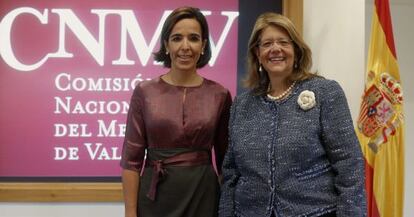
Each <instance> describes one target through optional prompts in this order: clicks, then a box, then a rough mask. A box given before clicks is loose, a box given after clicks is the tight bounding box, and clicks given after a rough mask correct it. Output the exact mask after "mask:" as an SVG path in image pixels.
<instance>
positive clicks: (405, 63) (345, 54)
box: [0, 0, 414, 217]
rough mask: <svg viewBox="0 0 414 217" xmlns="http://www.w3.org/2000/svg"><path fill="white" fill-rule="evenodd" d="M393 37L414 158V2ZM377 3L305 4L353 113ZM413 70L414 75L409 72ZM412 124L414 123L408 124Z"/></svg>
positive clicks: (307, 32)
mask: <svg viewBox="0 0 414 217" xmlns="http://www.w3.org/2000/svg"><path fill="white" fill-rule="evenodd" d="M390 2H391V13H392V19H393V25H394V26H393V27H394V37H395V41H396V49H397V56H398V62H399V66H400V73H401V77H402V82H403V88H404V91H405V111H406V112H405V115H406V120H407V122H406V132H407V136H406V156H412V155H414V147H413V143H414V135H413V133H411V134H409V132H414V123H413V121H412V120H413V118H414V117H413V114H412V113H410V112H412V111H414V88H413V85H412V84H413V81H414V72H412V69H414V61H413V60H412V57H413V51H414V42H413V39H414V29H413V27H412V26H413V25H412V24H411V25H410V22H412V20H414V13H413V12H414V3H413V2H412V0H405V1H403V0H390ZM371 15H372V0H366V1H361V0H347V1H343V0H304V37H305V40H306V41H307V42H308V43H309V45H310V46H311V49H312V51H313V56H314V69H316V70H318V71H319V73H320V74H321V75H323V76H325V77H327V78H330V79H335V80H337V81H338V82H339V83H340V84H341V85H342V87H343V88H344V90H345V93H346V95H347V98H348V102H349V105H350V108H351V113H352V116H353V118H354V119H355V118H356V117H357V116H358V113H359V103H360V97H361V95H362V90H363V81H364V72H365V67H366V66H365V59H366V54H367V51H366V48H367V43H368V39H369V32H370V23H371ZM410 69H411V70H410ZM408 120H411V121H408ZM413 164H414V158H409V157H406V181H405V183H406V197H405V215H404V216H406V217H410V216H414V207H413V206H410V204H412V203H413V201H414V187H413V186H412V185H410V184H409V183H414V174H413V173H412V172H413V169H412V166H411V165H413ZM122 213H123V206H122V204H121V203H0V216H2V217H26V216H27V217H74V216H76V217H94V216H100V217H117V216H122Z"/></svg>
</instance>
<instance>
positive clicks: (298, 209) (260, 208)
mask: <svg viewBox="0 0 414 217" xmlns="http://www.w3.org/2000/svg"><path fill="white" fill-rule="evenodd" d="M304 90H309V91H312V92H314V94H315V97H316V104H315V106H314V107H312V108H311V109H309V110H304V109H302V108H301V107H300V106H299V104H298V102H297V101H298V97H299V95H300V93H301V92H303V91H304ZM229 130H230V132H229V133H230V146H229V150H228V152H227V154H226V157H225V160H224V163H223V185H222V192H221V199H220V208H219V216H220V217H235V216H237V217H262V216H263V217H264V216H267V217H268V216H271V213H272V212H274V213H275V214H276V216H277V217H296V216H301V217H305V216H306V217H313V216H320V215H323V214H326V213H330V212H336V215H337V217H363V216H366V196H365V190H364V160H363V156H362V152H361V149H360V146H359V143H358V139H357V137H356V135H355V131H354V128H353V124H352V119H351V115H350V112H349V108H348V104H347V101H346V97H345V94H344V92H343V90H342V88H341V87H340V86H339V84H338V83H337V82H335V81H332V80H327V79H324V78H312V79H308V80H305V81H302V82H299V83H297V84H296V86H295V88H294V90H293V93H292V94H291V95H289V96H288V97H287V98H286V99H284V100H282V101H279V102H274V101H269V100H268V99H267V98H266V97H263V96H254V95H253V94H252V93H251V92H245V93H243V94H241V95H240V96H238V97H236V99H235V102H234V103H233V106H232V109H231V116H230V125H229Z"/></svg>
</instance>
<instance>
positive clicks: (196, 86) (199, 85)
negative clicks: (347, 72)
mask: <svg viewBox="0 0 414 217" xmlns="http://www.w3.org/2000/svg"><path fill="white" fill-rule="evenodd" d="M164 75H165V74H163V75H160V76H159V77H158V79H159V80H160V82H161V83H164V84H166V85H168V86H171V87H179V88H198V87H201V86H203V85H204V82H205V80H206V79H205V78H204V77H202V78H203V80H202V81H201V83H200V84H198V85H195V86H182V85H174V84H170V83H168V82H166V81H165V80H164V79H163V78H162V76H164Z"/></svg>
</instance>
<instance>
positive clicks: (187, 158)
mask: <svg viewBox="0 0 414 217" xmlns="http://www.w3.org/2000/svg"><path fill="white" fill-rule="evenodd" d="M146 163H147V165H148V166H152V167H153V172H152V179H151V186H150V189H149V191H148V193H147V197H148V198H149V199H150V200H152V201H154V200H155V195H156V194H157V185H158V181H159V179H160V178H161V177H162V176H163V175H164V174H165V168H164V166H199V165H206V164H210V163H211V161H210V155H209V152H207V151H194V152H185V153H180V154H177V155H174V156H171V157H169V158H166V159H164V160H147V162H146Z"/></svg>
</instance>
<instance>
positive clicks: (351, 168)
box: [320, 81, 366, 217]
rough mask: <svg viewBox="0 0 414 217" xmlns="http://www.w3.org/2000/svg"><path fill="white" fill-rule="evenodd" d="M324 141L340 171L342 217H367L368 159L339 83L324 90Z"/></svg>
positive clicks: (338, 187)
mask: <svg viewBox="0 0 414 217" xmlns="http://www.w3.org/2000/svg"><path fill="white" fill-rule="evenodd" d="M322 89H323V92H322V93H321V94H320V95H321V98H322V99H321V124H322V140H323V144H324V146H325V150H326V152H327V155H328V158H329V160H330V162H331V164H332V167H333V168H334V170H335V172H336V174H337V175H336V177H335V180H334V182H335V188H336V190H337V192H338V194H339V197H338V201H337V213H336V215H337V216H338V217H345V216H354V217H363V216H366V195H365V174H364V158H363V155H362V152H361V147H360V145H359V142H358V138H357V136H356V134H355V130H354V127H353V124H352V118H351V114H350V111H349V107H348V103H347V100H346V97H345V94H344V92H343V90H342V88H341V87H340V85H339V84H338V83H337V82H336V81H328V82H327V84H326V85H325V86H324V87H322Z"/></svg>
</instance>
